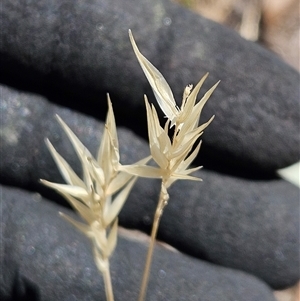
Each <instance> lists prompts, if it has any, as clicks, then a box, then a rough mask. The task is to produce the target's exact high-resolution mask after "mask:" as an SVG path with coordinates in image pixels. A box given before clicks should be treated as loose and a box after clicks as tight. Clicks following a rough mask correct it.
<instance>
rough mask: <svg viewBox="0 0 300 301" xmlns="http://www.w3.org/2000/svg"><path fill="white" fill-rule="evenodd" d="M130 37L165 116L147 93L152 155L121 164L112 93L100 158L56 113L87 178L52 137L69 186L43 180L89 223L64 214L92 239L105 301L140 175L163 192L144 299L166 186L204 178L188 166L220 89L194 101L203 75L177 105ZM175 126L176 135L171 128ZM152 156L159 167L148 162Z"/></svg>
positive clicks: (143, 291)
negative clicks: (124, 214) (121, 218)
mask: <svg viewBox="0 0 300 301" xmlns="http://www.w3.org/2000/svg"><path fill="white" fill-rule="evenodd" d="M129 38H130V41H131V44H132V47H133V50H134V52H135V55H136V57H137V59H138V61H139V63H140V65H141V67H142V70H143V71H144V73H145V75H146V77H147V79H148V81H149V83H150V85H151V87H152V90H153V92H154V95H155V98H156V100H157V102H158V104H159V106H160V108H161V109H162V111H163V113H164V114H165V115H166V117H167V121H166V123H165V125H164V126H163V127H162V126H161V125H160V121H159V118H158V114H157V112H156V109H155V107H154V106H153V104H151V105H150V104H149V102H148V99H147V97H146V96H145V105H146V112H147V125H148V136H149V146H150V153H151V156H149V157H146V158H144V159H142V160H140V161H138V162H136V163H134V164H132V165H122V164H121V163H120V154H119V144H118V137H117V128H116V123H115V118H114V113H113V109H112V104H111V101H110V98H109V96H108V113H107V118H106V123H105V129H104V133H103V136H102V140H101V144H100V147H99V151H98V155H97V158H96V159H95V158H94V157H93V156H92V155H91V153H90V152H89V151H88V150H87V148H86V147H85V146H84V145H83V144H82V143H81V142H80V141H79V139H78V138H77V137H76V135H75V134H74V133H73V132H72V131H71V129H70V128H69V127H68V126H67V125H66V124H65V123H64V122H63V120H62V119H61V118H60V117H58V116H57V119H58V122H59V123H60V125H61V127H62V128H63V130H64V131H65V133H66V134H67V136H68V138H69V139H70V141H71V143H72V145H73V147H74V149H75V151H76V153H77V155H78V157H79V159H80V161H81V165H82V170H83V180H82V179H80V178H79V177H78V176H77V174H76V173H75V172H74V171H73V169H72V168H71V167H70V166H69V164H68V163H67V162H66V161H65V159H63V157H62V156H61V155H59V154H58V152H57V151H56V150H55V148H54V147H53V146H52V144H51V143H50V141H49V140H46V145H47V147H48V149H49V151H50V153H51V155H52V157H53V159H54V161H55V162H56V164H57V166H58V168H59V170H60V173H61V174H62V176H63V178H64V180H65V181H66V182H67V183H68V184H57V183H51V182H48V181H46V180H41V182H42V183H43V184H45V185H46V186H48V187H51V188H53V189H55V190H57V191H58V192H59V193H60V194H61V195H62V196H64V197H65V198H66V199H67V201H68V202H69V203H70V204H71V205H72V206H73V208H74V209H75V210H76V211H77V212H78V213H79V215H80V216H81V217H82V219H83V220H85V222H86V223H81V222H78V221H76V220H74V219H72V218H70V217H69V216H67V215H65V214H63V213H60V215H61V216H62V217H64V218H65V219H66V220H67V221H69V222H70V223H71V224H73V225H74V226H75V227H76V228H77V229H79V230H80V231H81V232H83V233H84V234H85V235H86V236H87V237H89V238H90V239H91V241H92V246H93V254H94V259H95V263H96V266H97V268H98V269H99V271H100V272H101V273H102V274H103V278H104V284H105V292H106V299H107V300H108V301H113V300H114V297H113V289H112V283H111V277H110V269H109V258H110V256H111V255H112V253H113V251H114V249H115V247H116V244H117V227H118V214H119V212H120V211H121V209H122V207H123V205H124V203H125V201H126V199H127V197H128V195H129V193H130V191H131V189H132V187H133V185H134V183H135V181H136V179H137V177H147V178H159V179H161V191H160V195H159V200H158V204H157V208H156V211H155V215H154V221H153V225H152V231H151V239H150V245H149V249H148V253H147V258H146V263H145V269H144V273H143V279H142V284H141V289H140V294H139V301H142V300H144V299H145V297H146V291H147V285H148V279H149V274H150V267H151V261H152V255H153V250H154V245H155V240H156V235H157V230H158V227H159V223H160V219H161V216H162V214H163V211H164V208H165V206H166V205H167V204H168V201H169V194H168V189H169V188H170V186H171V185H172V184H173V183H174V182H175V181H177V180H194V181H201V179H199V178H197V177H194V176H191V175H190V174H191V173H193V172H194V171H196V170H198V169H200V168H201V166H200V167H195V168H189V166H190V164H191V163H192V162H193V160H194V159H195V157H196V156H197V154H198V152H199V150H200V146H201V141H199V138H200V136H201V135H202V133H203V130H204V129H205V128H206V127H207V126H208V125H209V124H210V123H211V121H212V120H213V118H214V116H212V117H211V118H210V120H208V121H207V122H206V123H204V124H202V125H198V123H199V119H200V115H201V111H202V109H203V107H204V105H205V103H206V102H207V100H208V99H209V97H210V96H211V94H212V93H213V91H214V90H215V88H216V87H217V85H218V83H216V84H215V85H214V86H213V87H212V88H211V89H210V90H208V91H207V92H206V94H205V95H204V96H203V98H202V99H201V100H200V101H199V102H197V103H196V98H197V95H198V92H199V90H200V88H201V86H202V84H203V82H204V81H205V79H206V78H207V76H208V74H206V75H205V76H203V78H202V79H201V80H200V81H199V83H198V84H197V85H196V87H195V88H194V89H193V87H192V85H189V86H187V87H186V88H185V90H184V93H183V99H182V104H181V107H180V108H179V107H178V106H177V105H176V102H175V100H174V97H173V93H172V91H171V89H170V87H169V85H168V83H167V82H166V80H165V79H164V77H163V76H162V74H161V73H160V72H159V71H158V70H157V69H156V68H155V67H154V66H153V65H152V64H151V63H150V62H149V61H148V60H147V59H146V58H145V57H144V56H143V55H142V54H141V52H140V51H139V49H138V47H137V45H136V43H135V41H134V38H133V36H132V33H131V31H130V30H129ZM173 127H174V132H173V134H172V138H170V137H169V134H170V133H169V130H170V129H171V128H173ZM151 158H152V159H153V160H154V161H155V163H156V164H157V166H148V165H146V164H147V163H148V161H149V160H150V159H151Z"/></svg>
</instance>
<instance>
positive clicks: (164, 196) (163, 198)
mask: <svg viewBox="0 0 300 301" xmlns="http://www.w3.org/2000/svg"><path fill="white" fill-rule="evenodd" d="M168 199H169V195H168V193H167V190H166V189H165V187H164V183H163V182H162V186H161V191H160V196H159V201H158V205H157V207H156V211H155V215H154V221H153V224H152V230H151V238H150V245H149V248H148V253H147V258H146V263H145V268H144V273H143V280H142V285H141V289H140V295H139V299H138V300H139V301H144V299H145V297H146V293H147V287H148V281H149V275H150V268H151V262H152V257H153V250H154V245H155V240H156V235H157V230H158V226H159V222H160V218H161V216H162V213H163V210H164V208H165V206H166V205H167V202H168Z"/></svg>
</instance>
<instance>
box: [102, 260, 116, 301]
mask: <svg viewBox="0 0 300 301" xmlns="http://www.w3.org/2000/svg"><path fill="white" fill-rule="evenodd" d="M102 273H103V279H104V287H105V294H106V301H114V293H113V289H112V284H111V277H110V270H109V263H108V260H107V268H105V269H104V270H103V271H102Z"/></svg>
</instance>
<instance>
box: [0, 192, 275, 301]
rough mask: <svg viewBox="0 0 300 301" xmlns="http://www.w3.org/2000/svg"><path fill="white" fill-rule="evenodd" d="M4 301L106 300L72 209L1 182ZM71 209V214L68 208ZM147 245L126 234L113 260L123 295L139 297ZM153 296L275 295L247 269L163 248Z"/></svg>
mask: <svg viewBox="0 0 300 301" xmlns="http://www.w3.org/2000/svg"><path fill="white" fill-rule="evenodd" d="M0 190H1V191H0V193H1V196H2V197H1V199H0V203H1V208H2V221H1V222H2V224H3V225H4V226H3V228H2V235H1V249H2V250H1V253H0V254H1V255H0V264H1V267H2V273H3V275H2V277H1V278H0V284H1V285H0V294H1V300H3V301H20V300H30V301H64V300H74V301H76V300H78V301H79V300H80V301H82V300H89V301H90V300H100V301H101V300H103V301H104V300H105V296H104V288H103V281H102V276H101V274H99V273H98V271H97V269H96V267H95V265H94V260H93V258H92V252H91V248H90V243H89V241H88V239H87V238H85V237H84V236H83V235H82V234H81V233H79V232H77V231H76V230H75V229H74V228H73V227H72V226H71V225H70V224H69V223H67V222H66V221H65V220H63V219H61V218H60V217H59V216H58V214H57V212H58V210H62V211H65V212H67V211H68V210H66V209H64V208H62V207H59V206H57V205H54V204H53V203H52V202H48V201H47V200H45V199H42V198H41V197H40V196H39V195H38V194H36V193H28V192H25V191H22V190H19V189H12V188H8V187H5V186H1V187H0ZM67 213H68V214H71V215H72V213H71V212H67ZM145 253H146V246H145V244H144V243H142V242H139V241H137V240H136V239H135V237H132V238H129V237H128V236H126V237H124V236H123V237H119V242H118V246H117V249H116V251H115V253H114V255H113V257H112V259H111V274H112V282H113V286H114V287H115V300H116V301H118V300H136V298H137V294H138V287H139V283H140V277H141V273H142V269H143V263H144V258H143V257H144V256H143V254H145ZM148 293H149V294H148V296H149V299H148V300H153V301H155V300H174V301H176V300H178V301H179V300H206V301H219V300H222V301H232V300H237V301H257V300H264V301H275V298H274V296H273V294H272V292H271V290H270V289H269V288H268V287H267V286H266V285H265V284H264V283H263V282H261V281H259V280H258V279H256V278H255V277H253V276H250V275H247V274H245V273H243V272H238V271H234V270H231V269H227V268H223V267H219V266H216V265H213V264H209V263H206V262H203V261H201V260H196V259H195V258H192V257H188V256H186V255H183V254H181V253H179V252H176V251H175V252H174V251H170V250H168V249H165V248H164V247H161V246H156V249H155V255H154V262H153V266H152V277H151V279H150V283H149V290H148Z"/></svg>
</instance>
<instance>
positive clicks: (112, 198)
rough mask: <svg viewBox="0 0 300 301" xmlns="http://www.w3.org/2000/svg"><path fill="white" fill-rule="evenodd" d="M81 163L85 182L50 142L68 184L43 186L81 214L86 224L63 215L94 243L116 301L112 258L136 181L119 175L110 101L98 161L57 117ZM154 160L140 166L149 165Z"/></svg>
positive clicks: (110, 293) (145, 161) (109, 295)
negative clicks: (120, 216) (122, 215)
mask: <svg viewBox="0 0 300 301" xmlns="http://www.w3.org/2000/svg"><path fill="white" fill-rule="evenodd" d="M56 117H57V120H58V122H59V123H60V125H61V127H62V128H63V130H64V131H65V133H66V134H67V136H68V138H69V140H70V141H71V143H72V145H73V147H74V149H75V151H76V153H77V155H78V158H79V159H80V161H81V165H82V171H83V180H82V179H81V178H80V177H78V175H77V174H76V173H75V172H74V171H73V169H72V168H71V167H70V166H69V164H68V163H67V161H66V160H65V159H64V158H63V157H62V156H61V155H60V154H59V153H58V152H57V151H56V150H55V148H54V147H53V145H52V144H51V143H50V141H49V140H48V139H47V140H46V145H47V147H48V149H49V151H50V153H51V155H52V157H53V159H54V161H55V162H56V165H57V166H58V168H59V170H60V173H61V175H62V177H63V178H64V180H65V181H66V182H67V184H58V183H52V182H49V181H46V180H41V182H42V183H43V184H44V185H46V186H48V187H50V188H53V189H55V190H56V191H58V192H59V193H60V194H61V195H62V196H64V197H65V198H66V200H68V202H69V203H70V204H71V205H72V207H73V208H74V209H75V210H76V211H77V212H78V213H79V215H80V216H81V218H82V219H83V220H84V221H85V223H82V222H79V221H77V220H74V219H73V218H71V217H69V216H67V215H65V214H64V213H61V212H60V215H61V216H62V217H64V218H65V219H66V220H67V221H69V222H70V223H71V224H73V225H74V226H75V227H76V228H77V229H79V230H80V231H81V232H83V233H84V234H85V235H86V236H87V237H89V238H90V239H91V241H92V245H93V254H94V258H95V262H96V265H97V267H98V269H99V270H100V271H101V272H102V273H103V276H104V280H105V287H106V295H107V300H113V293H112V287H111V281H110V274H109V257H110V256H111V254H112V253H113V251H114V249H115V247H116V244H117V227H118V214H119V212H120V210H121V209H122V207H123V205H124V203H125V201H126V199H127V197H128V194H129V192H130V190H131V188H132V187H133V185H134V183H135V181H136V177H135V176H132V175H130V174H128V173H125V172H120V171H119V158H120V155H119V145H118V137H117V130H116V124H115V118H114V114H113V109H112V105H111V101H110V99H109V97H108V113H107V118H106V124H105V129H104V133H103V136H102V140H101V144H100V147H99V151H98V155H97V160H96V159H95V158H94V157H93V156H92V155H91V153H90V152H89V151H88V149H87V148H86V147H85V146H84V145H83V144H82V143H81V142H80V140H79V139H78V138H77V137H76V135H75V134H74V133H73V132H72V131H71V129H70V128H69V127H68V126H67V125H66V124H65V123H64V121H63V120H62V119H61V118H60V117H59V116H56ZM149 159H150V157H148V158H145V159H143V160H141V161H139V162H137V163H136V164H143V165H144V164H146V163H147V161H149Z"/></svg>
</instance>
